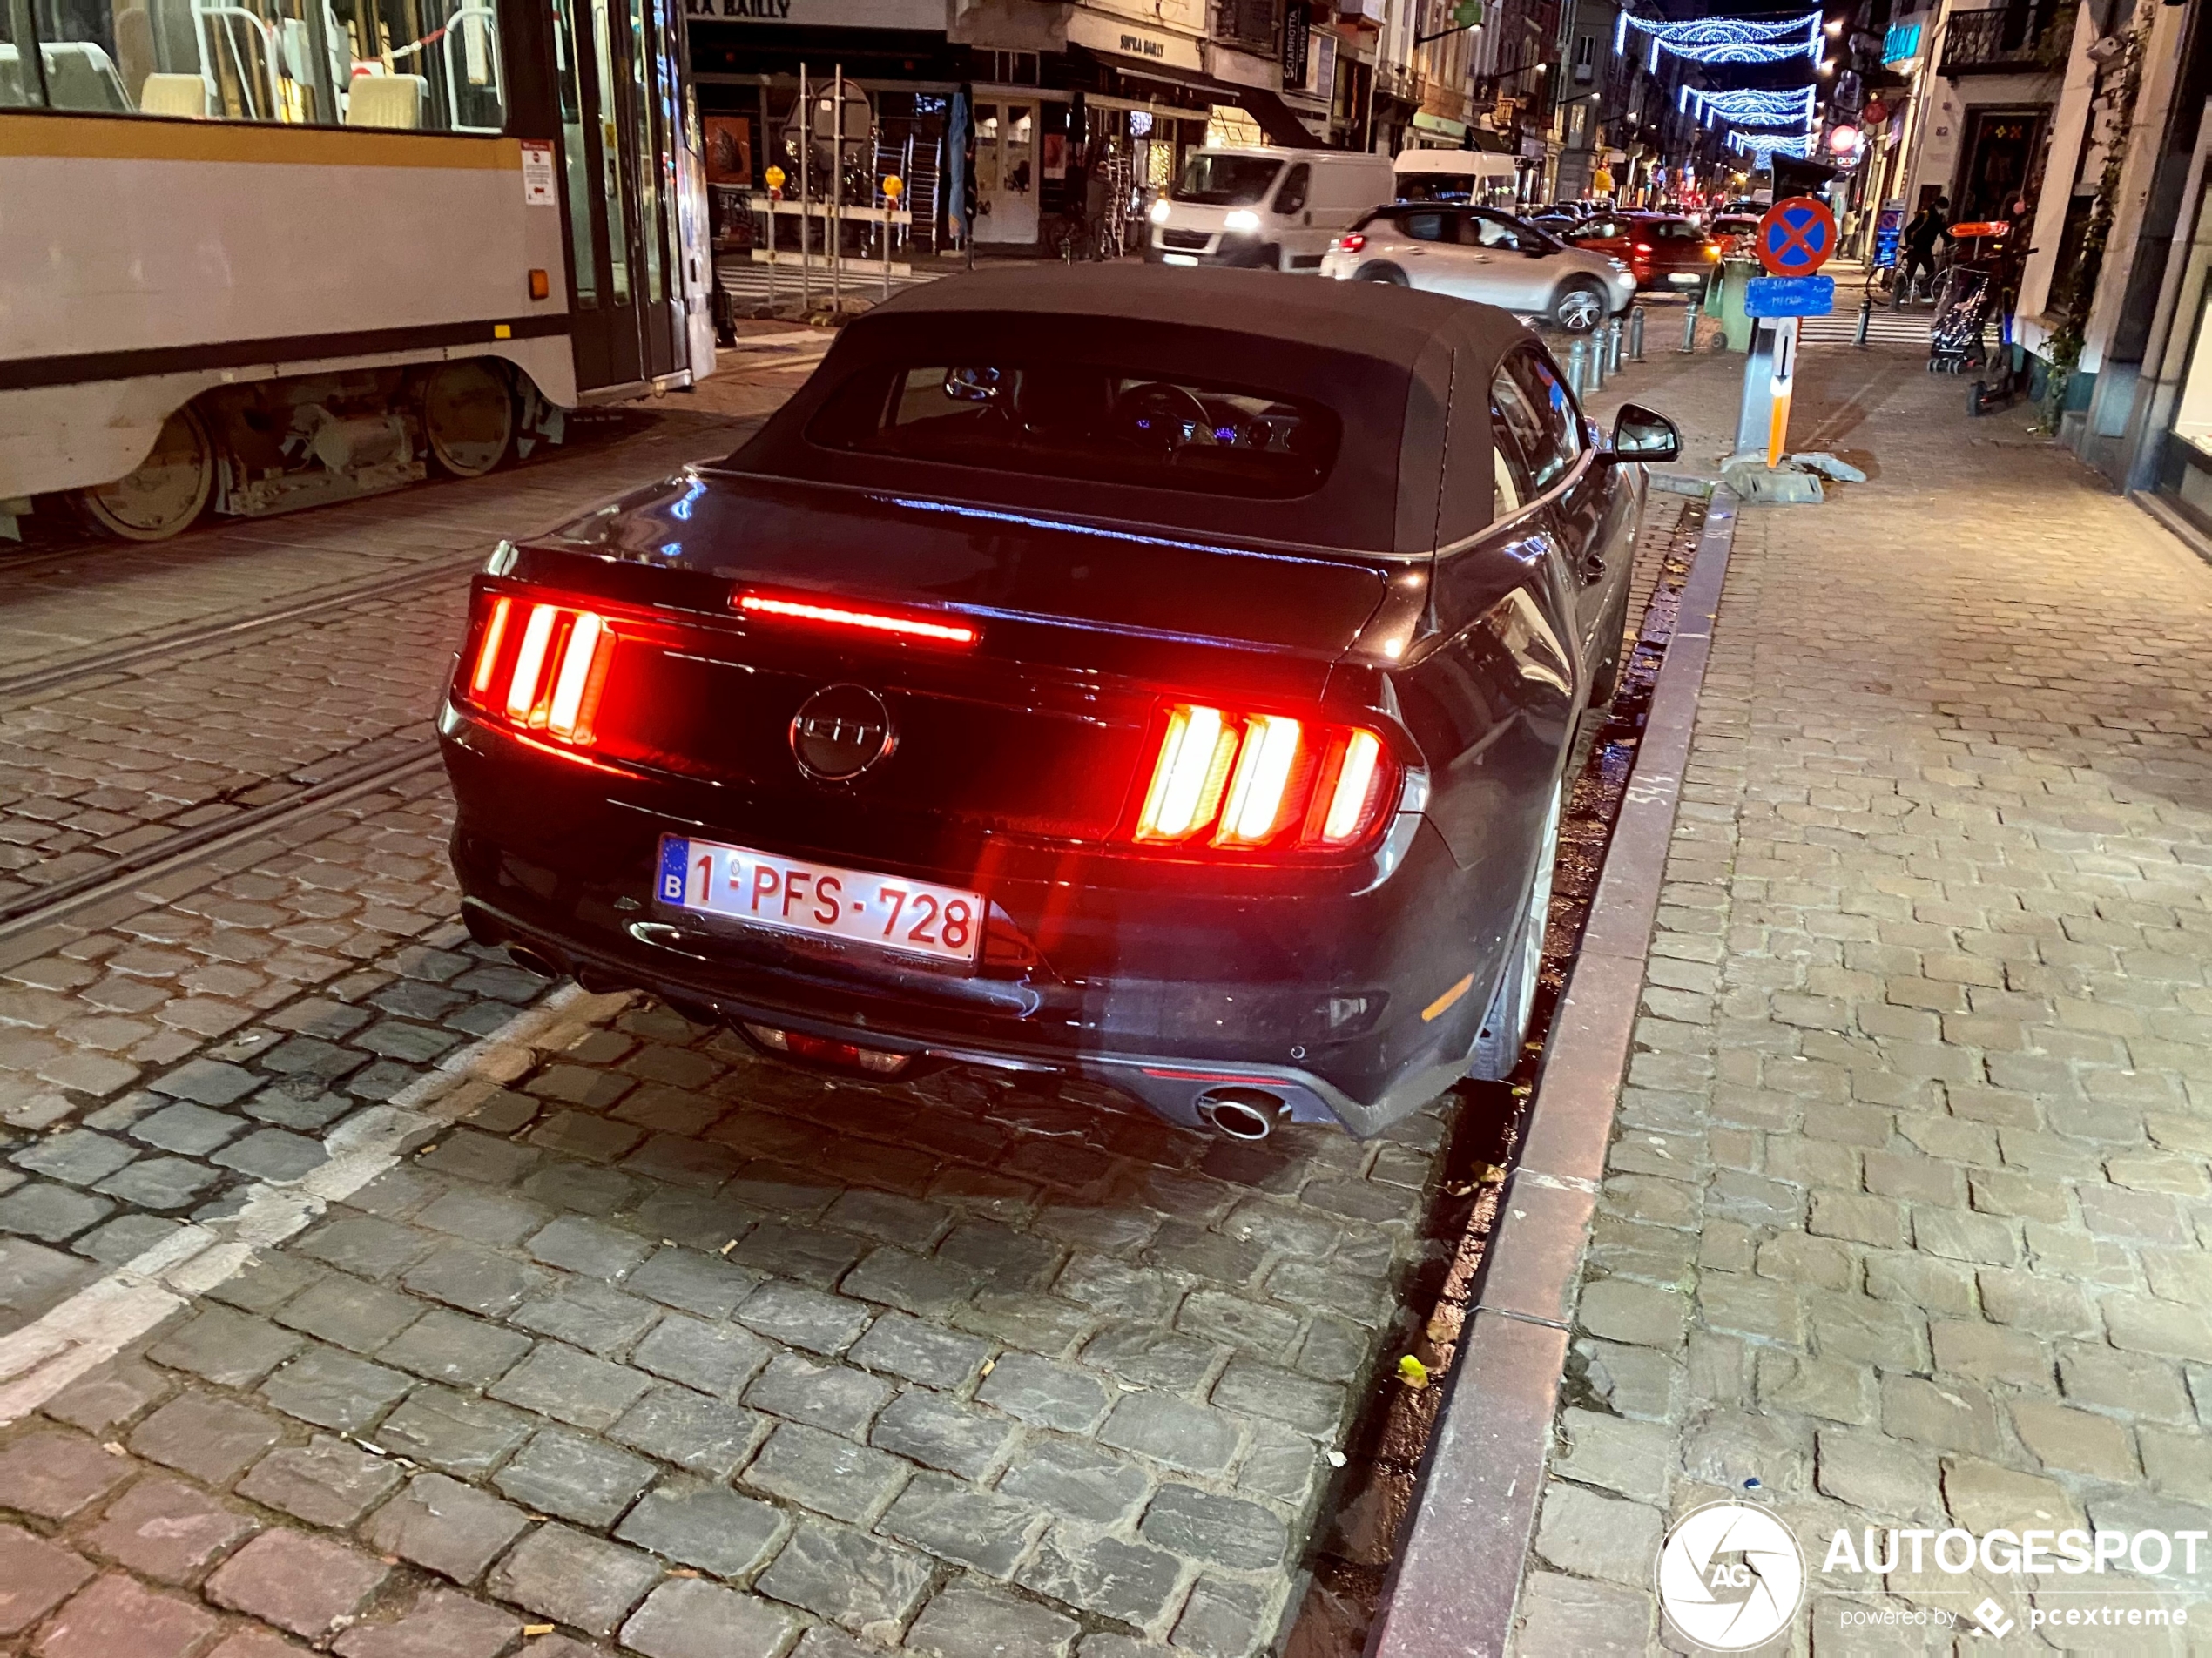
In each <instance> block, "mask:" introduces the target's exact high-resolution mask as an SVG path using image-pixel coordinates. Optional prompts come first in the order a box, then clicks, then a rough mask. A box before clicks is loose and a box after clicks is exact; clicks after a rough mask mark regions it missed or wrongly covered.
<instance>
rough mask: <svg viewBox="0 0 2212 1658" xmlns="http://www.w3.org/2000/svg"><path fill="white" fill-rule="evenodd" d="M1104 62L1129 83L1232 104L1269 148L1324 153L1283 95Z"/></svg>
mask: <svg viewBox="0 0 2212 1658" xmlns="http://www.w3.org/2000/svg"><path fill="white" fill-rule="evenodd" d="M1100 57H1101V58H1102V60H1103V62H1105V63H1106V64H1109V66H1111V67H1112V68H1114V69H1116V70H1118V71H1120V72H1121V73H1122V75H1123V76H1124V77H1125V78H1128V79H1130V80H1147V81H1161V82H1164V83H1165V84H1168V85H1170V86H1182V87H1187V88H1189V89H1190V91H1194V92H1204V94H1206V96H1207V97H1209V98H1211V99H1212V100H1213V101H1214V102H1215V103H1217V104H1236V105H1238V107H1239V108H1240V109H1242V110H1244V111H1245V112H1246V113H1247V114H1249V115H1250V116H1251V118H1252V119H1253V120H1254V121H1256V122H1258V124H1259V130H1260V131H1262V132H1264V133H1265V134H1266V135H1267V141H1268V142H1269V143H1270V144H1272V145H1278V146H1279V147H1281V148H1283V149H1285V150H1325V149H1327V148H1328V147H1329V146H1328V145H1325V144H1324V143H1322V141H1321V140H1320V139H1318V138H1315V137H1314V136H1313V134H1312V133H1311V132H1309V131H1306V129H1305V124H1304V123H1303V122H1301V121H1300V120H1299V119H1298V117H1297V115H1296V114H1294V113H1293V112H1292V111H1291V107H1290V105H1289V104H1285V103H1284V102H1283V98H1282V94H1280V93H1279V92H1272V91H1268V90H1267V89H1266V88H1265V87H1262V86H1238V85H1236V84H1233V83H1231V82H1229V81H1224V80H1221V79H1218V78H1216V77H1214V76H1211V75H1208V74H1205V73H1204V72H1203V71H1195V70H1192V71H1184V70H1179V69H1165V68H1162V67H1161V66H1159V65H1157V64H1154V63H1152V62H1150V60H1146V61H1143V62H1132V61H1130V60H1129V59H1127V58H1123V57H1119V56H1116V55H1110V54H1104V53H1102V54H1100Z"/></svg>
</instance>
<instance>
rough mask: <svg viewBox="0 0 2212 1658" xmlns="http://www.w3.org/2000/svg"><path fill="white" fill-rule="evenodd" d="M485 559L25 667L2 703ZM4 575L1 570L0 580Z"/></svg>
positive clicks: (0, 692) (396, 589) (6, 687)
mask: <svg viewBox="0 0 2212 1658" xmlns="http://www.w3.org/2000/svg"><path fill="white" fill-rule="evenodd" d="M483 557H484V556H483V555H482V553H471V554H469V556H467V557H465V558H458V559H452V558H447V559H439V560H436V561H435V562H434V563H423V564H416V565H414V566H411V567H409V568H408V570H403V571H396V572H395V571H392V570H384V571H381V572H379V573H378V574H376V575H374V576H363V577H362V578H361V579H360V580H358V581H354V582H348V583H344V584H343V585H341V586H339V587H336V588H333V589H328V590H324V591H322V592H320V593H319V594H316V595H315V596H312V597H308V598H303V599H299V600H295V601H293V602H292V603H286V604H280V605H276V606H273V608H271V609H268V610H256V611H253V612H252V613H251V614H249V615H246V616H234V617H221V618H217V619H212V620H209V621H206V622H195V623H185V625H184V626H182V627H178V628H171V629H167V630H164V631H162V632H159V633H156V634H152V635H141V636H139V637H136V638H133V639H128V640H125V641H123V642H121V643H119V644H112V645H108V646H105V647H103V648H101V649H99V650H91V651H88V652H84V653H81V654H79V655H77V656H74V657H64V658H62V659H61V660H59V661H57V662H53V663H49V664H44V665H43V666H39V667H35V668H27V669H25V670H24V671H21V672H19V673H14V674H0V703H16V702H21V701H25V700H30V699H34V698H38V697H41V696H43V695H44V694H45V693H46V692H48V691H54V690H57V689H60V688H62V687H64V686H67V685H70V684H75V683H76V682H78V681H79V680H84V679H97V678H100V677H104V676H106V675H109V674H122V673H125V672H127V671H129V670H131V669H132V668H136V667H138V666H139V665H140V664H145V663H148V662H154V661H158V660H159V659H161V658H164V657H184V656H186V655H189V654H190V653H191V652H192V651H194V650H199V649H200V648H202V647H204V646H209V645H221V644H228V643H231V642H232V641H233V640H241V639H244V638H246V637H249V636H251V635H253V634H256V633H260V632H261V631H263V630H266V629H269V628H275V627H282V626H283V625H284V624H286V623H291V622H302V621H307V620H311V619H313V618H314V617H320V616H326V615H328V614H329V613H330V612H332V611H336V610H346V609H347V608H348V607H349V606H352V605H355V604H358V603H361V602H362V601H363V600H365V599H379V600H381V599H386V598H391V597H397V596H404V595H406V594H408V593H412V592H414V591H415V590H418V589H422V588H432V587H436V586H438V585H440V584H441V583H446V582H448V581H450V580H452V579H453V578H454V577H455V576H463V575H466V574H468V573H469V572H470V571H473V570H476V569H477V568H479V567H480V566H481V565H482V563H483ZM5 574H6V572H5V570H0V576H4V575H5Z"/></svg>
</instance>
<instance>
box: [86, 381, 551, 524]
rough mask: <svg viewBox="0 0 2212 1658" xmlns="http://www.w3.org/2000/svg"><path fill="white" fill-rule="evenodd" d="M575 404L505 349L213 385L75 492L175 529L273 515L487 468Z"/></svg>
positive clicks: (113, 520)
mask: <svg viewBox="0 0 2212 1658" xmlns="http://www.w3.org/2000/svg"><path fill="white" fill-rule="evenodd" d="M566 425H567V414H566V411H565V410H563V408H561V407H560V406H559V405H558V404H556V403H552V402H549V401H547V400H546V399H544V398H543V397H542V396H541V395H539V394H538V391H537V388H536V386H535V385H533V384H532V383H531V381H530V380H529V376H528V375H526V374H521V373H518V372H516V370H515V369H514V368H513V367H511V366H510V365H509V364H508V363H506V362H504V361H501V360H499V359H497V358H494V357H469V358H462V359H460V360H458V361H448V362H440V363H428V364H423V365H420V366H416V367H402V368H379V369H364V370H357V371H354V372H353V373H347V374H310V375H303V376H300V378H297V379H291V380H272V381H255V382H253V383H251V384H247V385H242V386H225V387H220V388H216V389H214V390H212V391H208V392H204V393H202V394H200V395H199V397H197V398H195V399H193V400H192V401H191V402H190V403H188V404H186V405H185V407H184V408H180V409H179V410H178V411H177V412H176V413H175V414H172V415H171V416H170V417H169V419H168V421H166V423H165V424H164V426H163V427H162V429H161V435H160V436H159V437H158V438H157V439H156V440H155V441H154V446H153V449H152V453H151V454H149V455H147V456H146V458H145V462H142V463H141V464H140V465H139V466H138V468H137V469H136V470H135V471H133V472H132V473H131V474H130V475H127V476H125V477H123V478H119V479H118V480H117V481H116V482H113V483H108V484H102V485H98V486H96V487H94V488H91V489H80V490H78V491H76V492H75V500H76V502H77V503H78V506H79V507H80V508H81V509H83V511H84V516H86V517H87V518H88V519H89V520H91V523H92V524H93V526H94V527H95V528H97V529H101V530H104V531H105V532H107V533H108V534H110V535H113V536H121V537H123V538H124V539H125V540H129V541H162V540H165V539H167V538H168V537H169V536H174V535H176V534H178V533H179V531H181V530H182V529H185V527H186V526H187V525H189V524H191V523H192V522H193V521H194V520H195V519H197V518H198V517H199V515H200V514H201V513H202V512H204V511H207V510H209V509H212V510H213V511H215V512H217V513H219V514H223V515H226V516H233V517H240V518H259V517H265V516H268V515H269V514H272V513H280V512H289V511H292V510H293V509H298V508H301V507H314V506H321V505H323V504H325V503H327V502H334V501H344V500H349V499H352V498H354V497H355V496H359V495H376V494H380V493H381V492H382V491H384V490H387V489H400V488H402V487H403V486H405V485H407V484H410V483H418V482H421V481H422V480H423V479H424V478H426V477H428V475H430V473H431V472H432V471H433V470H435V471H437V472H439V473H442V474H443V475H447V476H448V477H456V478H477V477H482V475H484V474H485V473H487V472H489V471H490V470H491V469H492V468H494V467H496V466H497V465H498V464H499V463H500V462H502V461H504V460H505V459H507V457H508V456H509V455H510V454H512V455H515V456H516V457H517V458H522V457H524V456H527V455H529V453H530V451H531V450H532V449H533V448H536V446H537V445H538V444H540V443H541V442H544V443H558V442H559V441H561V440H562V437H563V435H564V433H565V430H566Z"/></svg>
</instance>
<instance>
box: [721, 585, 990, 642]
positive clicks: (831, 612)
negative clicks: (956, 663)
mask: <svg viewBox="0 0 2212 1658" xmlns="http://www.w3.org/2000/svg"><path fill="white" fill-rule="evenodd" d="M731 603H732V604H733V605H734V606H735V607H736V609H737V611H738V614H739V615H740V616H743V617H745V618H746V619H747V620H749V621H759V622H788V623H800V624H803V625H808V626H813V627H821V628H837V629H844V630H852V631H853V632H858V633H868V634H873V635H875V636H876V637H878V638H883V639H909V640H913V641H914V642H916V643H918V644H941V645H952V646H954V647H955V648H956V649H959V650H966V649H967V648H968V646H970V645H972V644H974V643H975V642H976V641H977V640H978V639H980V638H981V637H983V635H982V632H981V630H980V629H978V628H976V627H974V625H973V624H972V623H967V622H956V621H952V622H948V621H942V620H940V619H938V618H937V617H934V616H931V615H929V614H927V613H923V612H916V611H912V610H884V609H879V608H876V607H873V606H869V605H860V604H847V603H844V602H843V601H841V600H838V599H832V598H824V597H820V596H815V595H812V594H804V593H766V592H761V591H759V590H752V591H747V592H743V593H738V594H733V595H732V598H731Z"/></svg>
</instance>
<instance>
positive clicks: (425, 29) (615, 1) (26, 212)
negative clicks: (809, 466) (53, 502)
mask: <svg viewBox="0 0 2212 1658" xmlns="http://www.w3.org/2000/svg"><path fill="white" fill-rule="evenodd" d="M682 27H683V21H682V16H681V11H680V8H679V7H678V6H677V5H676V4H674V3H673V0H0V533H7V532H10V531H12V530H13V529H15V528H16V525H15V523H14V520H15V519H16V518H17V517H19V516H21V515H22V514H24V513H25V512H28V511H30V510H31V509H32V505H33V502H34V500H36V499H37V498H39V497H47V496H56V495H73V496H74V497H75V498H76V500H77V501H78V503H79V504H80V505H81V506H82V507H83V508H84V511H85V513H86V514H87V516H90V517H91V520H92V521H93V522H95V523H97V524H98V525H99V526H101V527H102V528H104V529H106V530H108V531H110V532H111V533H113V534H115V535H118V536H125V537H129V538H132V539H136V540H158V539H160V538H162V537H165V536H172V535H175V534H176V533H177V532H178V531H179V530H180V529H184V528H185V526H186V525H187V524H189V523H191V522H192V520H193V519H195V518H196V517H198V516H199V515H200V514H201V513H202V512H203V511H206V509H209V508H211V507H212V509H214V510H216V511H218V512H223V513H231V514H238V515H247V516H251V515H256V514H262V513H270V512H278V511H282V510H285V509H287V508H291V507H295V506H304V505H308V504H311V503H313V502H321V501H328V500H334V499H339V498H341V497H344V496H347V495H361V494H365V493H368V492H371V491H374V490H378V489H391V488H394V487H396V486H398V485H400V484H402V483H406V482H411V481H413V480H415V479H416V478H420V477H421V476H423V475H424V474H425V472H426V470H427V469H428V468H430V467H433V466H435V467H436V468H440V469H442V470H444V471H446V472H448V473H454V474H459V475H463V476H473V475H477V474H479V473H482V472H486V471H489V470H490V468H492V467H494V466H496V465H497V464H498V463H499V462H500V461H501V460H502V458H503V457H504V456H506V455H508V454H509V453H510V452H513V451H514V450H515V449H516V448H527V447H528V446H529V445H530V444H532V443H534V442H536V441H543V440H546V439H557V438H558V436H559V435H560V432H561V428H562V422H563V414H562V412H563V410H564V409H567V408H575V407H577V405H579V404H585V403H592V402H602V401H616V400H618V399H621V398H624V397H629V396H634V395H637V394H639V393H641V392H645V391H649V390H653V389H665V388H672V387H676V386H682V385H688V384H690V383H691V382H692V381H695V380H697V379H698V378H699V377H702V376H704V375H705V374H708V373H710V372H711V369H712V367H713V363H714V330H713V325H712V321H711V315H710V309H709V304H708V293H709V291H710V285H711V282H712V280H713V272H712V263H711V257H710V253H709V247H708V234H709V230H708V217H707V208H706V199H705V180H704V173H703V171H702V168H701V165H700V158H699V146H698V122H697V117H696V114H695V112H694V111H693V108H692V103H691V89H690V85H689V83H688V79H687V78H686V75H685V69H684V66H683V64H684V52H683V46H682V42H681V39H680V37H678V33H677V31H678V30H681V28H682ZM40 504H41V505H42V506H43V505H44V502H40Z"/></svg>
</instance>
